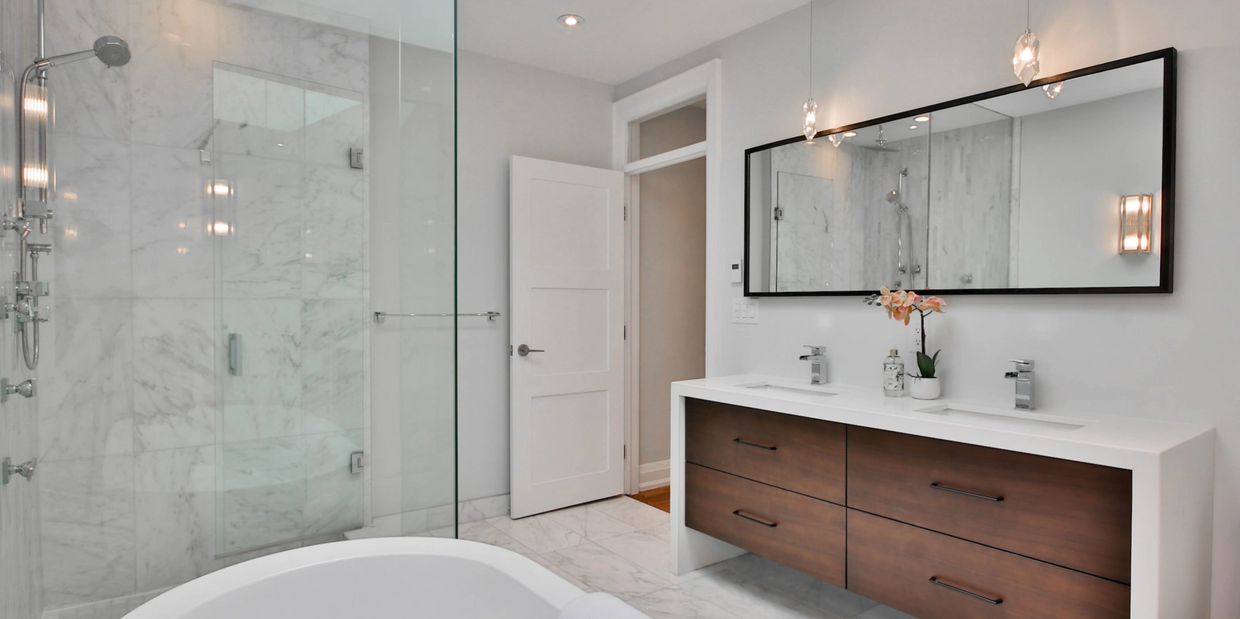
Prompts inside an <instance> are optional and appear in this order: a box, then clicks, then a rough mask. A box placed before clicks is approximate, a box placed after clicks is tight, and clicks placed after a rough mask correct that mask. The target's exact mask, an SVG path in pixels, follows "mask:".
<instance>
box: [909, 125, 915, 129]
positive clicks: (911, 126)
mask: <svg viewBox="0 0 1240 619" xmlns="http://www.w3.org/2000/svg"><path fill="white" fill-rule="evenodd" d="M908 128H909V129H916V128H917V125H909V126H908Z"/></svg>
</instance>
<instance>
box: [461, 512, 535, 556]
mask: <svg viewBox="0 0 1240 619" xmlns="http://www.w3.org/2000/svg"><path fill="white" fill-rule="evenodd" d="M460 539H465V540H469V541H471V542H480V543H483V544H490V545H491V546H499V547H500V548H503V549H505V550H511V551H513V552H516V553H519V554H522V555H525V556H527V557H530V558H534V557H537V556H538V553H536V552H534V551H533V550H530V548H529V547H528V546H526V545H525V544H522V543H521V542H518V541H517V540H515V539H512V537H511V536H509V535H508V534H507V533H504V532H503V531H500V530H499V529H497V528H495V527H494V526H493V525H491V524H490V523H489V522H484V521H476V522H468V523H463V524H461V525H460Z"/></svg>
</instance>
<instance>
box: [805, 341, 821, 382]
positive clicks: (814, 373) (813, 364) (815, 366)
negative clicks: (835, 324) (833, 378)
mask: <svg viewBox="0 0 1240 619" xmlns="http://www.w3.org/2000/svg"><path fill="white" fill-rule="evenodd" d="M805 347H806V348H808V349H809V354H808V355H801V361H809V363H810V365H809V368H810V372H811V374H810V379H809V382H810V384H814V385H825V384H827V373H826V371H825V370H823V367H824V366H825V365H826V362H827V356H826V355H827V347H826V346H809V345H806V346H805Z"/></svg>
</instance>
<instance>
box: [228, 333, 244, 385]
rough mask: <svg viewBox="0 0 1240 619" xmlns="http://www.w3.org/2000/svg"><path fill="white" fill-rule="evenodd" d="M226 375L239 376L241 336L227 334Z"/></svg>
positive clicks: (238, 334)
mask: <svg viewBox="0 0 1240 619" xmlns="http://www.w3.org/2000/svg"><path fill="white" fill-rule="evenodd" d="M228 373H229V374H232V375H233V376H241V334H240V333H229V334H228Z"/></svg>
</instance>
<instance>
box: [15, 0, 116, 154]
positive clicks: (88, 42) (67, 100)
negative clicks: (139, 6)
mask: <svg viewBox="0 0 1240 619" xmlns="http://www.w3.org/2000/svg"><path fill="white" fill-rule="evenodd" d="M46 7H47V9H46V10H47V13H46V17H45V19H46V29H45V32H46V33H47V35H46V36H47V40H46V43H47V53H48V55H49V56H54V55H58V54H67V53H71V52H76V51H81V50H84V49H91V47H92V46H93V45H94V43H95V39H96V38H98V37H99V36H100V35H105V34H108V35H115V36H120V37H121V38H125V37H127V36H128V34H129V30H130V29H129V8H128V5H126V4H125V3H120V2H109V1H107V0H80V1H75V2H48V3H47V4H46ZM22 68H23V67H16V70H18V71H21V70H22ZM49 83H50V84H51V85H52V89H53V97H54V99H55V101H56V132H57V133H59V134H73V135H83V136H94V137H102V138H110V139H114V140H124V139H126V138H128V137H129V117H130V110H129V103H130V90H129V72H128V71H127V70H123V69H122V70H112V69H109V68H108V67H107V66H105V65H104V64H103V63H100V62H97V61H93V60H92V61H89V62H75V63H72V64H68V65H62V66H59V67H55V68H54V69H52V71H51V72H50V78H49ZM61 152H63V151H61Z"/></svg>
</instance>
